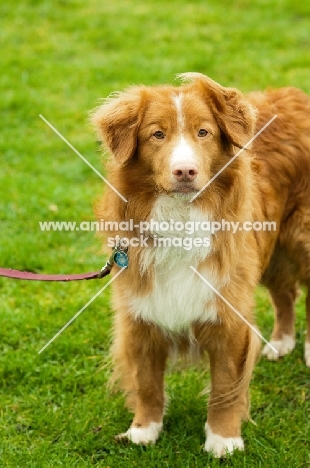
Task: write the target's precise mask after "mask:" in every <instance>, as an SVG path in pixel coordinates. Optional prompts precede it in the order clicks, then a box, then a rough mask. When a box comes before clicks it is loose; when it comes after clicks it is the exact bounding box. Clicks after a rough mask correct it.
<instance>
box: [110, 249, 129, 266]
mask: <svg viewBox="0 0 310 468" xmlns="http://www.w3.org/2000/svg"><path fill="white" fill-rule="evenodd" d="M113 260H114V262H115V263H116V265H117V266H119V267H120V268H124V267H127V266H128V255H127V254H126V252H124V250H116V252H115V253H114V256H113Z"/></svg>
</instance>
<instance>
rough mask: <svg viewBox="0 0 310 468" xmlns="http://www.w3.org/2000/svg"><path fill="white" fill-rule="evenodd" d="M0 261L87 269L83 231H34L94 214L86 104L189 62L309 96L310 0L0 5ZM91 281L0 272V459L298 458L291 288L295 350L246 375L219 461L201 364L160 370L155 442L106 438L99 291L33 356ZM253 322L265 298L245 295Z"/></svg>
mask: <svg viewBox="0 0 310 468" xmlns="http://www.w3.org/2000/svg"><path fill="white" fill-rule="evenodd" d="M0 15H1V16H0V37H1V43H2V51H1V55H0V68H1V74H0V86H1V101H0V108H1V116H2V118H1V132H0V155H1V156H0V158H1V169H0V192H1V196H0V222H1V224H0V245H1V250H0V266H1V267H11V268H19V269H25V270H31V271H37V272H46V273H52V272H53V273H59V272H63V273H77V272H83V271H92V270H96V269H99V268H100V267H101V265H102V264H103V262H104V257H103V256H102V254H101V247H100V243H99V240H98V239H97V238H96V237H95V236H94V233H93V232H84V231H83V232H82V231H72V232H64V231H62V232H60V231H58V232H52V231H50V232H41V231H40V229H39V222H40V221H53V220H58V221H61V220H64V221H76V222H81V221H85V220H86V221H87V220H88V221H91V220H94V215H93V204H94V202H95V200H96V199H97V198H98V196H99V195H100V193H101V192H102V188H103V182H102V180H101V179H100V178H99V177H98V176H97V175H96V174H95V173H94V172H93V171H92V170H91V169H90V168H89V167H88V166H87V165H86V164H85V163H84V162H83V161H81V159H80V158H79V157H78V156H77V155H76V154H75V153H74V152H73V151H72V150H71V149H70V148H69V147H68V146H67V145H66V144H65V143H64V142H63V141H62V140H61V139H60V138H59V137H58V136H57V135H56V134H55V133H54V132H53V131H52V130H51V129H50V128H49V127H48V126H47V125H46V124H45V123H44V122H43V121H42V119H40V118H39V114H42V115H43V116H44V117H45V118H46V119H47V120H48V121H50V122H51V124H53V125H54V126H55V127H56V128H57V129H58V130H59V132H61V133H62V134H63V135H64V136H65V137H66V138H67V139H68V140H69V141H70V142H71V143H72V144H73V145H74V146H75V147H76V148H77V149H78V151H79V152H80V153H81V154H82V155H83V156H84V157H85V158H87V159H88V160H89V161H90V163H91V164H93V166H94V167H96V168H97V169H98V170H100V171H102V172H104V164H103V161H102V158H101V155H100V152H99V147H98V143H97V142H96V138H95V135H94V133H93V130H92V128H91V127H90V125H89V124H88V112H89V110H90V109H92V108H93V107H94V106H95V105H96V104H97V102H98V99H99V98H102V97H105V96H107V95H108V94H109V93H110V92H111V91H115V90H120V89H123V88H124V87H126V86H128V85H131V84H134V83H135V84H138V83H144V84H157V83H162V82H168V83H171V82H172V81H173V79H174V76H175V75H176V74H177V73H180V72H185V71H198V72H202V73H205V74H208V75H209V76H211V77H212V78H214V79H215V80H217V81H219V82H221V83H222V84H223V85H227V86H236V87H238V88H240V89H241V90H243V91H245V92H246V91H249V90H252V89H258V88H266V87H279V86H287V85H292V86H297V87H300V88H302V89H303V90H304V91H306V92H309V93H310V81H309V72H310V36H309V31H310V4H309V3H307V2H296V1H295V0H268V1H267V0H253V1H249V0H237V1H235V2H231V1H228V0H223V1H221V2H219V1H217V0H203V1H202V0H193V1H192V2H187V1H185V0H171V1H167V0H166V1H164V0H157V1H155V0H145V1H143V2H142V1H134V0H117V1H107V0H88V1H87V2H86V1H82V0H55V1H52V0H42V1H39V0H32V1H31V0H28V1H26V0H19V1H18V2H14V3H13V2H2V3H1V6H0ZM107 281H108V280H107V279H105V280H103V281H102V282H99V281H91V282H83V283H70V284H62V283H59V284H49V283H46V284H43V283H36V282H32V283H27V282H18V281H13V280H9V279H0V293H1V309H0V318H1V327H0V335H1V355H0V379H1V380H0V382H1V384H0V385H1V386H0V431H1V437H0V466H1V467H2V466H3V467H13V468H17V467H20V468H24V467H32V468H34V467H36V468H42V467H44V468H45V467H58V466H65V467H69V468H71V467H113V468H114V467H116V468H119V467H134V466H137V467H141V466H143V467H144V466H148V467H150V468H151V467H190V468H192V467H219V466H224V467H226V466H227V467H236V468H241V467H248V468H252V467H268V468H269V467H277V468H282V467H285V468H297V467H298V468H302V467H303V468H304V467H307V466H310V448H309V446H310V443H309V440H310V414H309V410H310V388H309V386H310V370H309V368H308V369H307V368H306V367H305V365H304V362H303V357H302V353H303V351H302V349H303V342H304V330H305V305H304V293H303V294H302V295H301V296H300V298H299V301H298V307H297V347H296V349H295V350H294V352H293V353H292V355H290V356H288V357H286V358H284V359H282V360H281V361H280V362H278V363H273V362H266V361H265V360H261V361H260V362H259V364H258V365H257V367H256V370H255V373H254V377H253V381H252V385H251V395H252V418H253V420H254V421H255V423H256V424H257V425H254V424H251V423H246V424H245V425H244V437H245V443H246V450H245V452H244V453H236V454H235V455H234V456H233V457H231V458H227V460H225V461H219V460H214V459H213V458H212V457H211V456H210V455H208V454H206V453H205V452H203V444H204V434H203V424H204V421H205V417H206V396H205V395H203V394H202V393H203V389H204V388H205V386H206V385H207V384H208V372H207V370H205V369H203V368H202V367H201V366H198V367H197V368H195V367H189V368H188V369H186V368H185V367H183V366H182V365H181V364H178V365H176V366H175V367H171V368H170V370H169V373H168V375H167V391H168V394H169V395H170V397H171V403H170V406H169V410H168V412H167V415H166V417H165V430H164V432H163V435H162V437H161V438H160V440H159V442H158V444H157V445H156V446H154V447H153V446H151V447H147V448H143V447H139V446H133V445H118V444H116V443H115V441H114V439H113V437H114V435H115V434H117V433H119V432H122V431H124V430H125V429H126V428H127V426H128V424H129V423H130V417H131V416H130V414H129V413H128V412H127V410H126V409H124V405H123V403H124V402H123V397H122V395H120V394H117V393H112V392H111V390H110V388H109V387H108V381H109V378H110V375H111V365H110V360H109V346H110V342H111V323H112V310H111V307H110V293H109V288H107V289H106V290H105V291H104V292H103V293H102V294H101V295H100V296H99V297H98V298H97V299H96V300H95V301H94V302H93V303H92V304H91V305H90V306H89V307H88V308H87V309H86V310H85V311H84V312H83V313H82V314H81V315H80V316H79V317H78V318H77V319H76V320H75V321H74V323H73V324H72V325H71V326H70V327H69V328H67V329H66V330H65V331H64V332H63V333H62V334H61V335H60V336H59V337H58V338H57V340H55V341H54V342H53V343H52V344H51V345H50V346H49V347H48V348H47V349H46V350H45V351H44V352H42V354H38V351H39V350H40V349H41V348H42V347H43V346H44V345H45V344H46V343H47V342H48V341H49V340H50V339H51V338H52V337H53V335H54V334H55V333H56V332H57V331H58V330H59V329H60V328H61V327H62V326H63V325H64V324H65V323H66V322H67V321H68V320H69V319H70V318H71V317H73V316H74V314H75V313H76V312H77V311H78V310H80V309H81V308H82V307H83V306H84V305H85V304H86V303H87V302H88V301H89V299H90V298H91V297H92V296H94V295H95V294H96V293H97V291H99V289H100V288H102V286H103V284H104V283H106V282H107ZM256 296H257V301H256V303H257V307H256V313H257V322H258V324H259V326H260V329H261V331H262V333H263V334H264V336H266V337H267V338H268V337H269V335H270V332H271V329H272V323H273V314H272V309H271V306H270V303H269V300H268V295H267V293H266V291H265V290H264V289H262V288H258V290H257V294H256Z"/></svg>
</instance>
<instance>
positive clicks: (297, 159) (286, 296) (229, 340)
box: [92, 73, 310, 456]
mask: <svg viewBox="0 0 310 468" xmlns="http://www.w3.org/2000/svg"><path fill="white" fill-rule="evenodd" d="M182 77H183V79H185V80H186V81H188V83H183V84H182V85H181V86H179V87H173V86H158V87H144V86H139V87H132V88H130V89H128V90H126V91H124V92H122V93H119V94H116V95H113V96H112V97H111V98H109V99H107V100H106V102H105V103H104V104H103V105H102V106H100V107H99V108H97V109H96V110H95V111H94V113H93V116H92V121H93V123H94V125H95V126H96V127H97V129H98V134H99V136H100V138H101V139H102V141H103V142H104V144H105V146H106V147H107V149H108V150H109V153H110V155H111V158H110V159H109V163H108V174H109V181H110V182H111V184H112V185H113V186H114V187H115V188H116V189H117V190H118V191H119V192H120V193H121V194H122V195H123V196H125V197H126V199H127V200H128V203H125V202H124V201H123V200H122V199H121V198H120V197H119V196H118V195H117V194H116V193H115V192H114V191H113V190H111V189H110V188H109V187H106V190H105V195H104V197H103V199H102V200H101V201H100V203H99V204H98V206H97V215H98V218H99V219H104V220H106V221H115V222H121V221H128V220H130V219H133V220H134V222H135V224H138V223H139V222H143V221H148V220H150V219H156V220H164V221H168V220H169V219H171V218H173V219H174V220H180V221H183V222H186V221H188V220H194V221H201V220H211V221H212V220H217V221H218V220H222V219H225V220H226V221H228V222H234V221H239V222H240V223H243V222H246V221H247V222H253V221H257V220H258V221H275V222H276V223H277V230H276V231H275V232H255V231H244V230H237V232H236V233H235V234H234V235H233V234H232V233H231V232H230V231H227V230H226V231H219V232H217V233H216V234H215V233H211V232H210V233H208V235H209V238H210V245H209V246H198V247H194V248H193V249H191V250H185V249H184V248H182V247H177V246H174V247H171V248H168V247H163V246H161V247H158V246H154V245H152V240H153V237H154V235H155V236H165V237H166V236H168V237H169V236H176V237H180V238H182V237H184V236H185V234H184V233H183V232H182V233H180V232H175V231H172V232H168V233H167V232H159V233H158V232H156V233H153V232H150V233H148V235H149V241H148V247H145V246H140V247H129V252H128V253H129V266H128V268H127V269H126V270H125V271H124V272H123V273H122V274H121V275H120V276H119V277H118V278H117V280H116V281H115V282H114V283H113V304H114V308H115V311H116V314H115V329H114V334H115V339H114V346H113V353H114V358H115V370H116V373H117V375H118V376H119V377H120V383H121V386H122V388H123V389H124V390H125V392H126V394H127V401H128V405H129V407H130V408H131V409H132V411H133V412H134V419H133V422H132V425H131V427H130V429H129V430H128V431H127V432H126V433H125V434H123V436H126V437H128V438H130V439H131V440H132V441H133V442H136V443H147V442H155V440H156V439H157V437H158V435H159V432H160V430H161V428H162V421H163V412H164V403H165V399H164V389H163V387H164V372H165V364H166V360H167V358H168V356H169V353H170V352H171V350H172V349H175V348H177V349H178V350H179V352H181V353H184V354H186V353H187V352H189V350H190V349H192V347H193V344H194V346H195V348H196V350H197V352H198V354H200V355H201V356H203V354H204V353H205V352H207V353H208V355H209V358H210V369H211V378H212V388H211V394H210V400H209V410H208V419H207V425H206V428H207V441H206V450H208V451H211V452H214V454H215V455H216V456H223V455H224V454H225V452H226V451H228V452H231V451H232V450H233V449H234V448H238V449H243V441H242V438H241V421H242V419H245V418H247V417H248V415H249V414H248V413H249V400H248V387H249V382H250V378H251V373H252V369H253V367H254V364H255V361H256V359H257V357H258V354H259V350H260V342H259V339H258V337H257V335H256V334H255V333H253V332H252V331H251V329H250V328H249V327H248V326H247V325H246V324H245V323H244V322H243V321H242V320H241V319H240V318H238V316H237V315H236V314H235V313H234V312H233V311H232V310H231V308H230V307H228V305H227V304H225V303H224V302H223V301H222V300H221V299H220V298H219V297H218V296H217V295H216V294H215V293H214V292H213V291H211V290H210V288H208V286H207V285H205V284H204V283H203V282H202V281H201V279H200V278H199V277H198V276H197V275H195V273H194V271H193V270H192V269H191V268H190V267H191V266H194V267H195V268H196V269H197V270H198V271H199V272H200V273H201V274H202V275H203V276H204V277H205V278H206V279H207V280H208V281H209V282H210V283H211V284H212V285H213V286H214V287H215V288H216V290H217V291H218V292H220V293H221V295H222V296H224V297H225V298H226V299H227V301H228V302H229V303H230V304H232V305H233V307H234V308H236V309H237V310H238V311H240V312H241V313H242V315H243V316H244V318H245V319H246V320H247V321H248V322H250V323H251V324H254V317H253V293H254V289H255V286H256V285H257V283H258V282H259V281H261V282H262V283H263V284H265V285H266V286H267V287H268V288H269V290H270V293H271V296H272V299H273V301H274V304H275V309H276V323H275V329H274V332H273V335H272V342H273V343H277V348H278V349H279V350H280V353H279V355H283V354H286V353H287V352H289V351H290V350H291V349H292V348H293V346H294V301H295V298H296V290H297V283H298V282H301V283H303V284H305V285H306V286H307V287H309V285H310V202H309V200H310V177H309V174H310V154H309V148H310V100H309V98H308V96H307V95H305V94H304V93H303V92H302V91H299V90H297V89H294V88H284V89H280V90H274V91H267V92H265V93H253V94H251V95H249V96H247V97H245V96H243V95H242V93H241V92H239V91H238V90H236V89H233V88H224V87H222V86H220V85H219V84H217V83H215V82H214V81H212V80H211V79H210V78H208V77H206V76H203V75H200V74H195V73H190V74H185V75H183V76H182ZM275 114H277V116H278V117H277V119H276V120H275V121H274V122H273V123H272V124H271V125H270V126H269V127H268V128H267V129H266V130H265V131H264V132H263V133H262V134H261V135H260V136H259V137H258V138H257V139H256V140H255V141H254V143H253V147H252V149H250V150H249V149H247V150H245V151H243V153H242V154H241V155H240V156H239V157H237V158H236V159H235V160H234V161H233V162H232V163H231V164H230V165H229V166H228V167H227V168H226V169H225V170H224V171H223V172H221V174H220V175H218V177H217V178H216V179H215V180H214V181H213V182H212V183H211V184H210V185H209V186H208V187H207V189H206V190H204V191H203V192H202V193H201V194H200V195H199V196H198V197H197V198H196V199H195V200H194V201H193V202H190V201H189V199H190V198H191V197H192V196H193V195H195V194H196V193H197V191H199V190H200V189H201V188H202V187H203V186H204V185H205V184H206V183H207V182H208V181H209V180H210V179H211V178H212V177H213V176H214V175H215V174H217V173H218V171H219V170H220V169H221V168H222V167H223V166H224V165H225V164H226V163H227V161H229V160H230V158H232V156H233V155H234V154H235V153H236V151H237V149H238V148H242V147H243V146H244V145H245V144H246V143H247V142H248V141H249V140H250V138H251V137H252V136H253V135H254V133H255V131H258V130H259V129H260V128H261V127H262V126H263V125H264V124H265V123H266V122H267V121H268V120H269V119H270V118H271V117H273V115H275ZM108 235H109V236H116V235H119V236H120V237H127V238H128V239H131V238H133V237H138V236H139V233H138V232H137V230H134V231H128V232H124V231H117V230H115V231H113V232H110V233H108ZM205 235H206V233H205V232H204V233H199V232H198V233H197V232H195V233H194V234H192V237H195V236H198V237H199V236H202V237H204V236H205ZM187 236H188V235H187ZM117 270H118V268H117V267H116V266H115V268H114V273H115V272H117ZM307 316H308V322H310V297H309V295H308V298H307ZM306 340H307V344H306V348H305V358H306V363H307V365H309V345H310V330H309V328H308V335H307V338H306ZM264 352H265V354H266V355H267V357H268V358H270V359H274V358H275V355H273V354H270V352H269V349H267V350H265V351H264Z"/></svg>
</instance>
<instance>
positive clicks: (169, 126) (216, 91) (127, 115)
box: [92, 73, 256, 194]
mask: <svg viewBox="0 0 310 468" xmlns="http://www.w3.org/2000/svg"><path fill="white" fill-rule="evenodd" d="M180 77H181V78H182V79H183V80H184V81H188V82H189V83H185V84H183V85H182V86H180V87H173V86H158V87H144V86H138V87H132V88H130V89H128V90H126V91H124V92H122V93H119V94H115V95H113V96H112V97H110V98H108V99H107V100H106V102H105V103H104V104H103V105H102V106H100V107H99V108H97V109H96V110H95V111H94V113H93V115H92V122H93V123H94V124H95V126H96V127H97V129H98V132H99V135H100V138H101V139H102V140H103V142H104V144H105V145H106V146H107V148H108V149H109V151H110V153H111V154H112V156H113V158H114V159H115V162H116V164H117V165H118V167H119V169H120V170H122V171H123V178H125V179H126V177H127V178H128V177H130V178H131V187H134V186H135V185H134V184H133V180H132V178H136V182H137V185H136V187H137V190H141V180H142V179H143V180H144V181H145V184H148V185H149V186H153V187H154V189H156V190H157V191H164V192H166V193H171V194H174V193H195V192H197V191H199V190H200V189H201V188H202V187H203V186H204V185H205V184H206V183H207V182H208V181H209V180H210V179H211V178H212V177H213V175H215V174H216V173H217V172H218V171H219V170H220V169H221V167H223V166H224V165H225V164H226V163H227V161H228V160H229V158H230V157H232V156H233V154H234V149H235V148H236V147H238V148H242V147H243V146H244V145H246V144H247V143H248V141H249V140H250V139H251V137H252V136H253V133H254V126H255V115H256V111H255V109H254V108H253V107H252V106H251V104H250V103H249V102H248V101H247V100H246V99H245V98H244V96H243V95H242V93H241V92H239V91H238V90H236V89H233V88H225V87H223V86H221V85H219V84H218V83H216V82H215V81H213V80H211V79H210V78H208V77H206V76H204V75H201V74H199V73H187V74H182V75H180Z"/></svg>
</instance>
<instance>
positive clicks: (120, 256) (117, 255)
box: [98, 238, 129, 278]
mask: <svg viewBox="0 0 310 468" xmlns="http://www.w3.org/2000/svg"><path fill="white" fill-rule="evenodd" d="M127 252H128V246H127V244H124V239H123V238H122V239H120V240H119V242H118V243H117V244H116V246H115V247H113V251H112V254H111V256H110V258H109V260H108V261H107V262H106V264H105V265H104V266H103V267H102V268H101V270H100V273H99V275H98V278H102V277H103V276H105V272H106V271H107V270H109V272H110V270H111V269H112V267H113V265H114V263H116V265H117V266H119V267H120V268H126V267H127V266H128V261H129V259H128V255H127Z"/></svg>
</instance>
